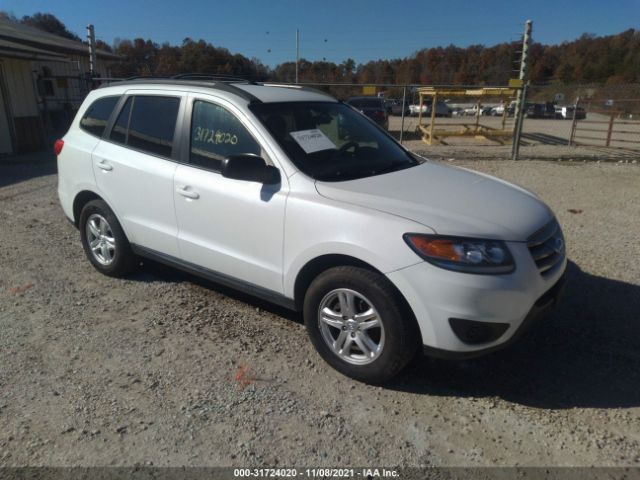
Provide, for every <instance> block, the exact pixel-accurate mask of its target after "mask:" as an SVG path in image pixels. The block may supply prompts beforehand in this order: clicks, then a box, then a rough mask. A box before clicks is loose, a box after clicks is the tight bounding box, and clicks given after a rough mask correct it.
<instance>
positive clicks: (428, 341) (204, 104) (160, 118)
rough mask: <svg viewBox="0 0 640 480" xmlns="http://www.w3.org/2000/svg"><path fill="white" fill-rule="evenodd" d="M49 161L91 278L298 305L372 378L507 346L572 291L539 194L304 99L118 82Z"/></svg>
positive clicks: (280, 88) (242, 87)
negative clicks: (155, 267) (148, 271)
mask: <svg viewBox="0 0 640 480" xmlns="http://www.w3.org/2000/svg"><path fill="white" fill-rule="evenodd" d="M55 151H56V154H57V156H58V171H59V184H58V193H59V197H60V202H61V204H62V208H63V210H64V212H65V214H66V216H67V217H68V218H69V219H70V220H71V221H72V222H73V223H74V224H75V225H76V226H77V227H78V229H79V231H80V237H81V241H82V245H83V248H84V251H85V252H86V256H87V258H88V259H89V261H90V262H91V263H92V264H93V266H94V267H95V268H96V269H97V270H98V271H100V272H101V273H103V274H106V275H111V276H122V275H125V274H127V273H129V272H131V271H132V270H133V269H135V268H136V267H137V266H138V265H139V264H140V262H139V260H140V258H141V257H145V258H149V259H153V260H155V261H158V262H162V263H165V264H168V265H172V266H175V267H177V268H180V269H182V270H185V271H187V272H190V273H193V274H195V275H199V276H202V277H205V278H208V279H210V280H212V281H214V282H215V283H218V284H223V285H226V286H230V287H232V288H234V289H237V290H242V291H245V292H249V293H250V294H252V295H254V296H256V297H259V298H261V299H264V300H267V301H269V302H273V303H276V304H280V305H283V306H286V307H288V308H291V309H294V310H297V311H300V312H302V315H303V317H304V322H305V325H306V330H307V332H308V335H309V338H310V340H311V342H312V344H313V346H314V347H315V349H316V350H317V351H318V353H319V355H320V356H321V357H322V358H323V359H324V360H325V361H326V362H327V363H328V364H330V365H331V366H332V367H334V368H335V369H337V370H338V371H340V372H342V373H343V374H346V375H348V376H351V377H353V378H356V379H358V380H361V381H365V382H370V383H381V382H385V381H387V380H388V379H390V378H391V377H393V376H395V375H396V374H398V373H399V372H400V371H401V370H402V369H403V367H405V366H406V365H407V363H408V362H409V361H410V360H411V359H412V357H414V356H415V355H416V353H417V352H418V351H423V352H426V353H427V354H430V355H434V356H440V357H453V358H456V357H460V358H462V357H471V356H476V355H480V354H483V353H487V352H489V351H493V350H495V349H497V348H498V347H501V346H505V345H507V344H509V343H511V342H512V341H513V340H514V339H515V338H516V337H518V336H519V335H520V333H521V332H522V331H523V330H524V329H526V328H527V326H528V325H530V324H531V323H532V322H535V321H536V320H537V319H539V318H541V317H542V316H543V314H545V313H547V312H548V311H549V308H550V307H552V306H553V305H554V304H555V303H556V301H557V298H558V296H559V294H560V291H561V289H562V284H563V277H564V270H565V268H566V262H567V260H566V255H565V247H564V239H563V235H562V232H561V229H560V226H559V224H558V222H557V221H556V219H555V217H554V214H553V212H552V211H551V210H550V209H549V207H547V206H546V205H545V204H544V203H543V202H542V201H541V200H540V199H539V198H538V197H537V196H536V195H535V194H533V193H532V192H529V191H527V190H525V189H523V188H520V187H517V186H515V185H512V184H509V183H507V182H504V181H502V180H499V179H496V178H493V177H490V176H488V175H483V174H480V173H476V172H473V171H470V170H466V169H463V168H456V167H452V166H445V165H442V164H439V163H434V162H432V161H428V160H425V159H423V158H421V157H419V156H417V155H415V154H413V153H411V152H409V151H408V150H406V149H405V148H403V146H402V145H400V144H398V143H397V142H396V141H395V140H394V139H393V137H391V136H390V135H388V134H387V133H386V132H385V131H384V130H383V129H382V128H380V127H379V126H378V125H376V124H375V122H373V121H372V120H371V119H369V118H367V117H366V116H365V115H363V114H362V113H360V112H359V111H357V110H356V109H354V108H353V107H351V106H349V105H347V104H345V103H342V102H340V101H338V100H336V99H334V98H333V97H330V96H328V95H326V94H324V93H322V92H319V91H315V90H312V89H309V88H306V87H300V86H290V85H275V84H255V83H251V82H240V81H237V82H232V81H216V80H215V79H209V80H193V79H192V80H187V79H154V80H150V79H147V80H145V79H138V80H129V81H122V82H116V83H112V84H110V85H108V86H104V87H101V88H99V89H97V90H94V91H92V92H91V93H90V94H89V95H88V96H87V98H86V100H85V101H84V103H83V105H82V106H81V108H80V109H79V111H78V114H77V116H76V118H75V119H74V121H73V123H72V125H71V127H70V129H69V131H68V133H67V134H66V135H65V136H64V138H63V139H61V140H58V141H57V142H56V144H55ZM287 341H293V339H289V340H287Z"/></svg>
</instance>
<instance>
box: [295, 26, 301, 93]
mask: <svg viewBox="0 0 640 480" xmlns="http://www.w3.org/2000/svg"><path fill="white" fill-rule="evenodd" d="M298 63H300V30H298V29H297V28H296V83H298Z"/></svg>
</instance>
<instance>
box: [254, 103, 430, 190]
mask: <svg viewBox="0 0 640 480" xmlns="http://www.w3.org/2000/svg"><path fill="white" fill-rule="evenodd" d="M251 109H252V111H253V112H254V113H255V114H256V116H257V117H258V118H259V119H260V121H261V122H262V123H263V124H264V125H265V127H266V128H267V129H268V130H269V132H270V133H271V135H273V137H274V138H275V139H276V141H277V142H278V143H279V144H280V146H281V147H282V148H283V149H284V150H285V152H286V153H287V154H288V155H289V157H290V158H291V160H292V161H293V162H294V163H295V165H296V166H297V167H298V168H299V169H300V170H301V171H302V172H304V173H306V174H307V175H309V176H310V177H312V178H314V179H316V180H322V181H329V182H335V181H342V180H353V179H357V178H363V177H370V176H373V175H380V174H383V173H389V172H393V171H396V170H402V169H405V168H409V167H413V166H415V165H417V164H418V163H419V161H418V160H417V159H416V158H415V157H414V156H412V155H411V154H410V153H408V152H407V151H406V150H404V149H403V148H402V147H400V146H399V145H398V144H397V143H396V142H395V141H394V140H393V139H392V138H391V137H389V135H387V134H386V133H385V132H384V131H382V130H381V129H380V128H378V127H377V126H376V125H374V124H373V123H372V122H371V121H370V120H368V119H367V118H366V117H365V116H364V115H362V114H360V113H359V112H357V111H355V110H354V109H353V108H351V107H349V106H347V105H345V104H342V103H336V102H286V103H259V104H255V105H252V106H251Z"/></svg>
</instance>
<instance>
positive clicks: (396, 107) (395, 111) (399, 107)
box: [391, 99, 411, 116]
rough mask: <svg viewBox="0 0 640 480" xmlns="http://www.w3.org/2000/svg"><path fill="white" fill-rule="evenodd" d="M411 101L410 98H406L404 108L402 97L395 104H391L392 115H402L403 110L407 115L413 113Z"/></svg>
mask: <svg viewBox="0 0 640 480" xmlns="http://www.w3.org/2000/svg"><path fill="white" fill-rule="evenodd" d="M410 103H411V102H410V101H409V99H407V100H405V103H404V108H403V104H402V99H400V100H397V101H396V103H395V104H393V105H391V115H398V116H401V115H402V111H403V110H404V114H405V115H411V110H410V108H409V107H410Z"/></svg>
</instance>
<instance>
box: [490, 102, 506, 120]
mask: <svg viewBox="0 0 640 480" xmlns="http://www.w3.org/2000/svg"><path fill="white" fill-rule="evenodd" d="M504 109H505V107H504V103H501V104H500V105H496V106H495V107H493V108H492V109H491V115H493V116H494V117H501V116H502V115H503V114H504Z"/></svg>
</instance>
